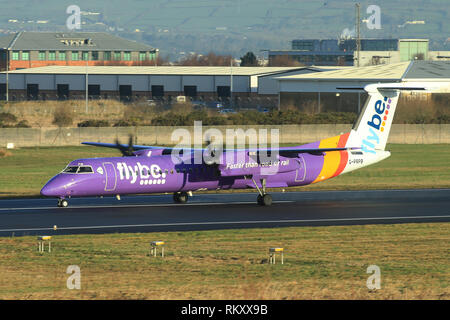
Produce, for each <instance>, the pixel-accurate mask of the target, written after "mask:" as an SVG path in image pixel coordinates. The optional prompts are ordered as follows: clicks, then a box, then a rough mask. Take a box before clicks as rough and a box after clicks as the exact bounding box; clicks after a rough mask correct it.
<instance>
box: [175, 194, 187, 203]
mask: <svg viewBox="0 0 450 320" xmlns="http://www.w3.org/2000/svg"><path fill="white" fill-rule="evenodd" d="M188 199H189V195H188V193H187V192H175V193H174V194H173V201H174V202H175V203H186V202H187V201H188Z"/></svg>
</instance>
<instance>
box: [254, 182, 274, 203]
mask: <svg viewBox="0 0 450 320" xmlns="http://www.w3.org/2000/svg"><path fill="white" fill-rule="evenodd" d="M252 181H253V183H254V184H255V187H256V189H257V190H258V192H259V194H258V197H257V198H256V202H257V203H258V204H259V205H260V206H270V205H272V196H271V195H270V194H268V193H267V192H266V179H261V186H262V188H261V189H260V188H259V187H258V185H257V184H256V181H255V179H253V178H252Z"/></svg>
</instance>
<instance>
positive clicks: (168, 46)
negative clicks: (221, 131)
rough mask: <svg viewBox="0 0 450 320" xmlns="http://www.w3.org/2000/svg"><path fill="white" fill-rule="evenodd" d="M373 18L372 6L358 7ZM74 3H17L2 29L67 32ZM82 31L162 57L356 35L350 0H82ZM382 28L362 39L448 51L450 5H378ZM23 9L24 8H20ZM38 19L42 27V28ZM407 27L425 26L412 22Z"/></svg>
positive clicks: (417, 1)
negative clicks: (426, 42)
mask: <svg viewBox="0 0 450 320" xmlns="http://www.w3.org/2000/svg"><path fill="white" fill-rule="evenodd" d="M360 3H361V19H363V21H364V20H367V19H368V18H369V17H370V16H371V14H372V13H370V12H369V13H367V12H366V10H367V9H368V7H369V5H372V4H374V3H373V2H370V1H360ZM71 4H73V3H72V2H70V1H57V0H50V1H39V2H36V1H32V0H17V1H15V2H5V3H3V4H2V10H1V11H0V28H1V29H3V30H5V31H6V30H15V31H17V30H24V29H25V30H29V31H36V30H41V31H61V32H67V29H66V20H67V18H68V17H69V15H68V14H66V12H65V11H66V8H67V7H68V6H69V5H71ZM76 4H77V5H78V6H79V7H80V9H81V10H82V12H83V15H82V17H81V22H82V30H81V31H106V32H112V33H115V34H118V35H121V36H123V37H125V38H129V39H134V40H137V41H142V42H146V43H148V44H150V45H151V46H153V47H156V48H159V49H160V53H161V54H162V55H163V56H166V55H172V57H173V56H176V55H179V54H180V52H184V53H187V54H188V53H189V52H191V51H195V52H200V53H208V52H209V51H215V52H216V53H232V54H234V55H235V56H236V57H238V55H243V54H244V53H245V52H247V51H253V52H255V53H257V54H260V50H263V49H289V48H290V41H291V40H292V39H297V38H303V39H314V38H319V39H336V38H337V37H339V36H340V35H341V34H343V33H344V29H348V31H350V30H352V29H354V25H355V23H354V21H355V2H354V1H352V0H328V1H306V0H297V1H291V0H279V1H269V0H246V1H242V0H208V1H206V0H189V1H186V0H154V1H140V0H130V1H127V2H123V1H118V0H113V1H108V4H107V5H106V4H105V2H104V1H99V0H90V1H87V0H79V1H77V3H76ZM375 4H376V5H378V6H379V7H380V10H381V29H379V30H377V29H369V28H368V27H367V26H366V24H365V23H362V25H361V33H362V37H363V38H414V39H417V38H429V39H431V43H430V44H431V46H430V47H431V48H432V49H433V50H436V49H439V50H445V48H443V46H447V50H448V46H449V44H448V42H445V41H446V37H448V33H449V24H448V23H446V22H447V19H448V6H447V5H446V3H445V2H444V1H442V0H427V1H425V0H411V1H409V2H408V5H407V6H405V4H404V2H403V1H388V0H379V1H377V2H376V3H375ZM19 8H20V9H19ZM38 21H39V22H38ZM407 21H424V24H411V23H409V24H408V23H406V22H407Z"/></svg>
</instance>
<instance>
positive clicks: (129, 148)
mask: <svg viewBox="0 0 450 320" xmlns="http://www.w3.org/2000/svg"><path fill="white" fill-rule="evenodd" d="M133 140H134V137H133V135H132V134H130V136H129V139H128V145H123V144H121V143H120V142H119V139H118V138H116V146H117V149H119V150H120V152H121V153H122V155H123V156H124V157H132V156H134V154H133V152H134V148H133Z"/></svg>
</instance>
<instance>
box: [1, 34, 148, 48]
mask: <svg viewBox="0 0 450 320" xmlns="http://www.w3.org/2000/svg"><path fill="white" fill-rule="evenodd" d="M0 48H11V50H80V51H84V50H121V51H123V50H129V51H152V50H155V49H154V48H152V47H151V46H148V45H146V44H142V43H138V42H136V41H130V40H126V39H123V38H120V37H117V36H114V35H111V34H109V33H106V32H18V33H16V34H10V35H7V36H4V37H0Z"/></svg>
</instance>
